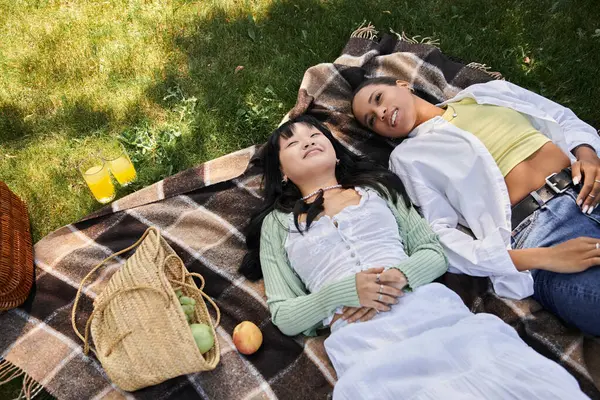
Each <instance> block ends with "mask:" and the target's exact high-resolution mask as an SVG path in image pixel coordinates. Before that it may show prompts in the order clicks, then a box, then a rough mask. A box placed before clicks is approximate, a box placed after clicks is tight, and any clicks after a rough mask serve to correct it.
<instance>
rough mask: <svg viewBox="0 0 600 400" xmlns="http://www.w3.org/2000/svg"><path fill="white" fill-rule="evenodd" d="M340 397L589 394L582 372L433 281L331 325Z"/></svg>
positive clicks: (330, 349) (330, 350)
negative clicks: (365, 314) (382, 308)
mask: <svg viewBox="0 0 600 400" xmlns="http://www.w3.org/2000/svg"><path fill="white" fill-rule="evenodd" d="M331 331H332V333H331V335H330V336H329V338H328V339H327V340H326V341H325V349H326V350H327V354H328V355H329V358H330V359H331V362H332V363H333V366H334V368H335V370H336V372H337V375H338V382H337V384H336V386H335V388H334V392H333V397H334V399H352V400H355V399H361V400H363V399H394V400H396V399H411V400H412V399H415V400H416V399H478V400H480V399H498V400H506V399H527V400H532V399H540V400H548V399H561V400H562V399H569V400H577V399H587V398H588V397H587V396H586V395H585V394H583V393H582V392H581V390H580V389H579V385H578V384H577V381H576V380H575V378H573V377H572V376H571V375H570V374H569V373H568V372H567V371H566V370H565V369H564V368H563V367H561V366H560V365H558V364H556V363H555V362H553V361H550V360H549V359H547V358H545V357H543V356H542V355H540V354H538V353H537V352H536V351H534V350H533V349H532V348H530V347H529V346H528V345H527V344H525V342H523V341H522V340H521V339H520V338H519V336H518V335H517V332H516V331H515V330H514V329H513V328H512V327H510V326H509V325H507V324H505V323H504V322H503V321H502V320H501V319H499V318H498V317H496V316H494V315H491V314H473V313H471V312H470V311H469V310H468V309H467V307H465V305H464V303H463V302H462V300H461V299H460V297H459V296H458V295H457V294H456V293H454V292H453V291H451V290H450V289H448V288H446V287H445V286H443V285H440V284H437V283H432V284H429V285H425V286H423V287H420V288H418V289H417V290H415V291H414V292H413V293H409V294H407V295H405V296H404V297H402V298H401V299H400V301H399V303H398V304H397V305H395V306H393V307H392V310H391V311H389V312H386V313H380V314H378V315H377V316H375V318H373V319H372V320H370V321H367V322H361V323H354V324H347V323H346V322H344V321H341V320H338V321H336V322H335V323H334V324H333V326H332V327H331Z"/></svg>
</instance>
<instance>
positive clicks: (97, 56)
mask: <svg viewBox="0 0 600 400" xmlns="http://www.w3.org/2000/svg"><path fill="white" fill-rule="evenodd" d="M365 20H366V21H371V22H372V23H373V24H374V25H375V26H376V27H377V28H378V29H379V30H382V31H387V30H389V29H390V28H392V29H393V30H395V31H397V32H402V31H405V32H406V33H407V34H408V35H409V36H414V35H421V36H430V37H433V38H435V39H438V40H439V43H440V47H441V49H442V51H444V52H446V53H447V54H450V55H452V56H455V57H458V58H460V59H463V60H465V61H466V62H470V61H477V62H480V63H485V64H488V65H490V66H492V68H493V70H496V71H500V72H502V73H503V74H504V76H505V77H506V78H507V79H508V80H510V81H511V82H514V83H516V84H519V85H521V86H524V87H526V88H529V89H531V90H534V91H536V92H538V93H541V94H542V95H544V96H546V97H548V98H550V99H553V100H555V101H557V102H560V103H562V104H564V105H566V106H568V107H570V108H572V109H573V110H574V111H575V112H576V113H577V114H578V115H579V116H580V117H581V118H582V119H584V120H586V121H588V122H590V123H592V124H594V125H595V126H596V127H600V123H599V122H600V109H599V106H600V101H599V100H600V94H599V90H600V74H599V72H600V3H599V2H598V1H597V0H578V1H575V0H562V1H556V0H532V1H517V0H497V1H486V0H443V1H437V0H436V1H434V0H419V1H410V2H409V1H383V0H337V1H336V0H299V1H275V0H255V1H251V0H246V1H244V0H221V1H214V0H213V1H207V0H202V1H184V0H172V1H166V0H164V1H150V0H147V1H141V0H130V1H102V2H98V1H83V0H79V1H50V0H47V1H43V0H38V1H33V0H30V1H18V0H0V180H2V181H5V182H6V183H7V184H8V186H9V187H10V188H11V189H12V190H13V191H14V192H16V193H17V194H18V195H19V196H21V197H22V198H23V199H24V200H25V201H26V202H27V203H28V206H29V210H30V215H31V224H32V231H33V237H34V240H35V241H37V240H39V239H40V238H42V237H43V236H44V235H46V234H48V233H49V232H51V231H53V230H55V229H57V228H59V227H61V226H63V225H65V224H68V223H71V222H74V221H77V220H78V219H79V218H81V217H83V216H84V215H86V214H88V213H90V212H91V211H93V210H96V209H98V208H99V207H100V205H99V204H98V203H96V202H95V201H94V200H93V198H92V196H91V194H90V193H89V191H88V189H87V187H86V186H85V184H84V183H83V181H82V179H81V177H80V175H79V172H78V171H77V164H78V162H79V161H80V160H81V159H82V158H83V157H86V156H89V155H92V154H94V153H95V152H97V151H99V150H101V149H102V148H103V147H104V146H106V145H107V144H108V143H109V142H110V141H114V140H117V139H119V138H120V139H121V140H122V141H125V142H126V143H127V148H128V150H129V153H130V155H131V156H132V157H133V158H134V161H135V164H136V167H137V169H138V173H139V180H138V181H137V182H136V183H135V184H134V185H133V186H131V187H129V188H127V189H120V190H119V192H118V195H119V196H123V195H125V194H127V193H130V192H132V191H134V190H137V189H140V188H142V187H144V186H147V185H149V184H151V183H153V182H155V181H157V180H159V179H162V178H164V177H165V176H169V175H171V174H174V173H176V172H178V171H181V170H183V169H186V168H189V167H191V166H194V165H197V164H199V163H202V162H204V161H206V160H209V159H212V158H215V157H218V156H221V155H224V154H227V153H229V152H231V151H234V150H238V149H241V148H244V147H247V146H249V145H251V144H255V143H260V142H262V141H264V140H265V138H266V137H267V135H268V134H269V132H270V130H271V129H273V128H274V127H275V126H276V124H277V122H278V121H279V120H280V118H281V117H282V115H283V114H284V113H285V112H286V111H287V110H288V109H289V108H291V107H292V106H293V104H294V101H295V99H296V94H297V89H298V86H299V83H300V81H301V79H302V75H303V73H304V71H305V70H306V69H307V68H308V67H310V66H311V65H314V64H317V63H320V62H331V61H333V60H334V59H335V58H336V57H337V55H338V54H339V53H340V51H341V49H342V48H343V46H344V44H345V43H346V41H347V40H348V37H349V35H350V33H351V32H352V31H353V30H354V29H355V28H356V27H357V26H358V25H359V24H360V23H361V22H363V21H365ZM241 67H243V68H241ZM236 68H237V69H238V71H237V72H236ZM16 387H17V384H16V383H15V384H13V385H10V386H8V387H4V388H0V399H4V398H12V397H16V393H17V392H18V391H17V392H15V388H16Z"/></svg>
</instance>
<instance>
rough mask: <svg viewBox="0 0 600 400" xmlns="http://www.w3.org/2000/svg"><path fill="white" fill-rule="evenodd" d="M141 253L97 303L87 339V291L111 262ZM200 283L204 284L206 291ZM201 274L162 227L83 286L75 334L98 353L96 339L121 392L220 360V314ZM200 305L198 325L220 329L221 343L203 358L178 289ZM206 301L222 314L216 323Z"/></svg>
mask: <svg viewBox="0 0 600 400" xmlns="http://www.w3.org/2000/svg"><path fill="white" fill-rule="evenodd" d="M138 245H139V247H138V248H137V250H136V251H135V253H134V254H133V255H132V256H131V257H130V258H129V259H128V260H127V261H126V262H125V265H124V266H123V267H122V268H121V269H120V270H119V271H117V272H116V273H115V274H114V275H113V276H112V277H111V278H110V280H109V282H108V284H107V285H106V288H105V289H104V290H103V291H102V293H100V294H99V295H98V297H96V299H95V300H94V310H93V312H92V314H91V315H90V317H89V319H88V321H87V324H86V327H85V333H84V335H82V334H81V333H80V332H79V330H78V328H77V326H76V323H75V322H76V312H77V305H78V303H79V298H80V296H81V291H82V289H83V286H84V285H85V283H86V281H87V280H88V279H89V277H90V276H91V275H92V274H94V273H95V272H96V270H98V268H100V267H101V266H102V265H103V264H104V263H106V262H107V261H108V260H110V259H112V258H114V257H116V256H118V255H119V254H122V253H123V252H125V251H128V250H130V249H132V248H134V247H137V246H138ZM192 276H196V277H198V278H200V280H201V281H202V286H201V287H200V288H198V287H197V286H196V284H195V283H194V280H193V279H192ZM203 288H204V279H203V278H202V276H201V275H199V274H195V273H190V272H188V271H187V269H186V268H185V265H184V264H183V262H182V261H181V259H180V258H179V257H178V256H177V254H176V253H175V252H174V251H173V249H172V248H171V247H170V246H169V244H168V243H167V242H166V241H165V240H164V239H163V238H162V237H161V235H160V232H159V231H158V230H157V229H156V228H148V230H146V232H145V233H144V235H143V236H142V237H141V238H140V239H139V240H138V241H137V242H136V243H135V244H134V245H132V246H130V247H128V248H127V249H124V250H122V251H119V252H118V253H115V254H113V255H112V256H111V257H109V258H107V259H106V260H104V261H102V262H101V263H100V264H99V265H97V266H96V267H95V268H93V269H92V271H90V273H89V274H88V275H87V276H86V277H85V278H84V279H83V280H82V282H81V286H80V287H79V291H78V292H77V296H76V297H75V303H74V304H73V310H72V315H71V316H72V324H73V329H74V330H75V333H76V334H77V335H78V336H79V337H80V338H81V339H82V340H83V342H84V353H86V354H87V353H88V351H89V350H90V343H89V332H90V331H91V334H92V339H93V341H94V344H95V346H96V348H95V350H94V349H92V351H94V353H95V354H96V356H97V357H98V359H99V360H100V363H101V364H102V367H103V368H104V370H105V371H106V373H107V375H108V376H109V378H110V379H111V380H112V381H113V382H114V383H115V384H116V385H117V386H119V387H120V388H121V389H124V390H127V391H133V390H138V389H141V388H144V387H147V386H151V385H156V384H158V383H161V382H164V381H166V380H167V379H171V378H174V377H176V376H179V375H185V374H190V373H194V372H201V371H209V370H212V369H214V368H215V367H216V366H217V364H218V362H219V359H220V350H219V342H218V340H217V335H216V332H215V327H216V326H217V325H218V324H219V318H220V313H219V309H218V307H217V306H216V304H215V303H214V302H213V301H212V300H211V298H210V297H208V296H207V295H206V294H205V293H204V292H203V291H202V289H203ZM177 289H180V290H181V291H182V292H183V293H184V294H185V295H186V296H188V297H192V298H194V299H195V300H196V308H195V315H194V317H193V319H192V322H194V323H199V322H200V323H205V324H207V325H208V326H210V327H211V329H212V334H213V336H214V338H215V344H214V346H213V348H212V349H210V350H209V351H208V352H206V353H204V354H201V353H200V351H199V350H198V347H197V346H196V342H195V341H194V337H193V336H192V331H191V329H190V327H189V325H188V323H187V321H186V318H185V314H184V313H183V310H182V309H181V306H180V304H179V300H178V298H177V295H176V293H175V290H177ZM205 300H206V301H208V302H209V303H210V304H211V305H212V306H213V307H214V308H215V310H216V311H217V321H216V322H215V324H213V323H212V320H211V317H210V315H209V313H208V309H207V308H206V303H205Z"/></svg>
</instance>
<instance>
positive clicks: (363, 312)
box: [341, 307, 377, 324]
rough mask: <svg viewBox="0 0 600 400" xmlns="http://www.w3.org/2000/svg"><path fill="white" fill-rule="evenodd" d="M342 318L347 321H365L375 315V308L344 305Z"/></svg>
mask: <svg viewBox="0 0 600 400" xmlns="http://www.w3.org/2000/svg"><path fill="white" fill-rule="evenodd" d="M342 312H343V314H342V317H341V318H342V319H343V320H344V321H347V322H348V323H350V324H351V323H353V322H356V321H360V322H366V321H368V320H370V319H371V318H373V317H374V316H376V315H377V310H375V309H374V308H369V307H344V308H343V309H342Z"/></svg>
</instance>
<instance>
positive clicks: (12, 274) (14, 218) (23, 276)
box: [0, 182, 33, 311]
mask: <svg viewBox="0 0 600 400" xmlns="http://www.w3.org/2000/svg"><path fill="white" fill-rule="evenodd" d="M32 283H33V249H32V246H31V233H30V231H29V216H28V215H27V207H26V206H25V203H23V202H22V201H21V199H19V198H18V197H17V196H16V195H15V194H14V193H12V192H11V191H10V189H9V188H8V186H6V184H5V183H4V182H0V311H5V310H8V309H11V308H14V307H17V306H19V305H21V304H22V303H23V302H24V301H25V299H27V296H28V295H29V291H30V290H31V285H32Z"/></svg>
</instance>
